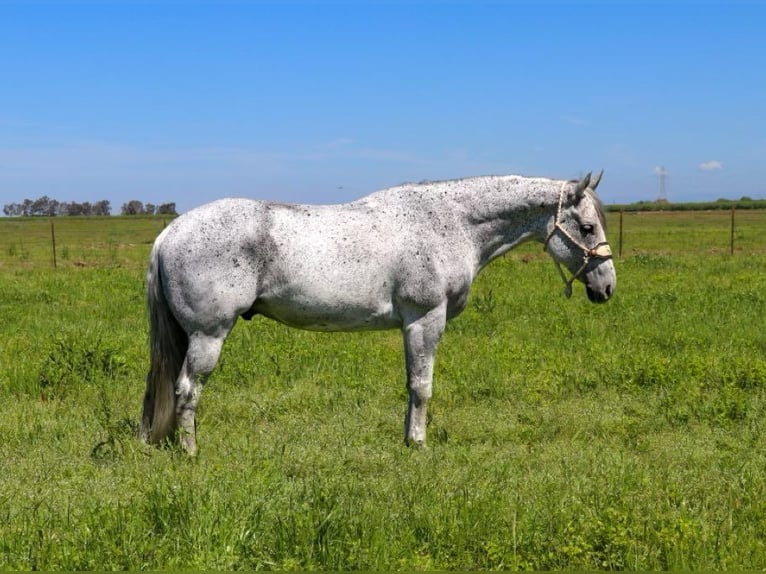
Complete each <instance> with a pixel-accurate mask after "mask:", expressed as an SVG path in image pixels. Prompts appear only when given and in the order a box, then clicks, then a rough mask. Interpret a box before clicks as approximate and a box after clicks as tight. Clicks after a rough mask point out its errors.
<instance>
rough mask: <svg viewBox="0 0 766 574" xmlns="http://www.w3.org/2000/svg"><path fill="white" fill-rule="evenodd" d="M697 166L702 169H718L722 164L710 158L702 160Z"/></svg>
mask: <svg viewBox="0 0 766 574" xmlns="http://www.w3.org/2000/svg"><path fill="white" fill-rule="evenodd" d="M699 168H700V169H701V170H702V171H718V170H719V169H722V168H723V164H722V163H721V162H720V161H718V160H717V159H711V160H710V161H703V162H702V163H701V164H699Z"/></svg>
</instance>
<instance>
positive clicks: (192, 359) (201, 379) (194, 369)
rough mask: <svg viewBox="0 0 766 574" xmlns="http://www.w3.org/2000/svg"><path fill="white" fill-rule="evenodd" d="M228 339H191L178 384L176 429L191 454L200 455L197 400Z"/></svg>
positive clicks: (196, 336) (199, 335)
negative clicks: (196, 416) (197, 429)
mask: <svg viewBox="0 0 766 574" xmlns="http://www.w3.org/2000/svg"><path fill="white" fill-rule="evenodd" d="M225 338H226V335H225V334H224V335H217V336H210V335H205V334H204V333H200V332H197V333H193V334H192V335H191V336H190V337H189V349H188V351H187V352H186V359H185V360H184V364H183V368H182V369H181V374H180V376H179V377H178V380H177V381H176V427H177V428H178V433H179V435H178V438H179V442H180V443H181V446H182V447H183V449H184V450H185V451H186V452H187V453H188V454H190V455H195V454H196V453H197V437H196V434H197V433H196V427H197V424H196V419H195V414H196V410H197V401H199V396H200V393H201V391H202V386H203V385H204V384H205V381H207V378H208V376H209V375H210V373H211V372H212V371H213V369H214V368H215V365H216V363H218V357H219V356H220V354H221V347H222V346H223V341H224V339H225Z"/></svg>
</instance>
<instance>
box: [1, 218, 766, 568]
mask: <svg viewBox="0 0 766 574" xmlns="http://www.w3.org/2000/svg"><path fill="white" fill-rule="evenodd" d="M618 215H619V214H614V213H613V214H610V218H611V222H610V239H611V240H612V243H613V245H614V246H615V251H616V245H617V230H618V225H617V217H618ZM728 217H729V216H728V214H726V213H724V214H716V217H715V218H713V217H712V216H711V215H710V214H707V213H688V212H685V213H673V214H651V215H647V214H627V213H626V214H625V221H624V255H623V258H622V259H621V260H618V261H617V272H618V286H617V293H616V296H615V298H614V299H613V300H612V301H610V302H609V303H607V304H606V305H602V306H595V305H592V304H590V303H588V301H587V300H586V298H585V296H584V294H583V292H582V288H581V287H580V288H577V289H576V291H575V294H574V296H573V297H572V299H570V300H567V299H565V298H564V297H563V295H561V289H562V285H561V282H560V280H559V278H558V276H557V274H556V272H555V269H554V267H553V265H552V264H551V262H550V261H549V260H548V259H547V258H546V257H544V256H543V254H542V253H541V252H540V247H539V246H537V245H534V246H529V247H523V248H521V249H520V250H517V251H514V252H512V253H511V254H509V255H508V256H506V257H505V258H504V259H503V260H501V261H498V262H496V263H495V264H493V265H492V266H490V267H489V268H488V269H487V270H486V271H485V272H484V273H483V274H482V275H481V276H480V278H479V280H478V282H477V283H476V284H475V287H474V289H473V291H472V295H471V303H470V305H469V308H468V309H467V310H466V312H465V313H464V314H463V315H461V316H460V317H459V318H458V319H456V320H454V321H453V322H451V323H450V324H449V326H448V329H447V332H446V334H445V336H444V338H443V341H442V344H441V346H440V350H439V354H438V356H437V364H436V371H435V385H434V399H433V401H432V403H431V404H432V408H431V415H432V416H431V422H430V427H429V440H430V446H429V448H427V449H423V450H416V449H407V448H405V447H404V446H403V444H402V434H403V428H402V420H403V416H404V411H405V407H406V393H405V389H404V371H403V368H404V367H403V364H404V361H403V358H402V349H401V336H400V334H399V333H398V332H396V331H390V332H379V333H363V334H320V333H309V332H302V331H297V330H290V329H287V328H285V327H282V326H280V325H278V324H276V323H273V322H269V321H266V320H263V319H258V318H256V319H255V320H254V321H252V323H245V322H240V323H239V324H238V325H237V326H236V327H235V329H234V331H233V333H232V335H231V337H230V338H229V340H228V341H227V345H226V347H225V349H224V352H223V356H222V360H221V363H220V364H219V368H218V369H217V370H216V372H215V373H214V375H213V376H212V378H211V380H210V383H209V385H208V386H207V387H206V389H205V391H204V393H203V397H202V401H201V408H200V412H199V415H200V416H199V424H200V427H199V431H198V439H199V442H200V447H201V452H200V456H199V457H198V458H197V459H196V460H188V459H187V458H185V457H184V456H183V455H181V454H180V453H178V452H176V451H174V450H172V449H152V448H147V447H144V446H142V445H141V444H140V443H138V442H137V441H136V440H135V439H134V438H133V434H134V431H135V426H136V423H137V420H138V416H139V413H140V401H141V394H142V391H143V378H144V375H145V371H146V369H147V342H146V335H147V323H146V317H145V311H144V295H143V274H144V267H145V261H146V257H147V255H148V251H149V247H150V243H151V240H152V238H153V236H154V234H156V233H157V232H158V231H159V230H160V229H161V228H162V221H161V220H154V219H144V220H140V219H139V220H124V219H121V218H113V219H112V218H110V219H105V220H100V221H95V220H94V222H93V223H89V222H85V221H80V222H79V225H78V224H77V222H75V223H72V228H71V232H72V235H71V237H72V239H71V240H65V239H63V238H64V237H65V236H64V229H63V226H64V225H65V224H64V223H63V222H62V223H61V224H60V223H59V221H58V220H57V221H56V222H55V224H56V226H59V225H61V226H62V229H61V236H60V237H62V239H60V240H58V239H57V250H58V249H59V248H61V249H63V247H64V246H67V248H68V257H67V258H64V257H63V256H62V255H61V254H62V253H63V252H59V254H60V255H59V261H58V269H55V270H54V269H52V265H51V257H50V246H49V244H48V251H47V252H46V250H45V249H46V248H45V245H46V239H47V240H49V239H50V228H49V224H48V222H47V221H46V222H28V221H26V222H25V221H24V220H20V221H13V222H9V221H7V220H0V250H2V252H0V341H2V345H1V346H0V396H1V397H2V401H0V437H1V438H0V568H2V569H6V570H26V569H45V570H54V569H68V570H86V569H102V570H111V569H136V570H138V569H170V568H174V569H181V568H191V569H329V570H346V569H367V570H397V569H402V570H413V569H414V570H430V569H525V570H532V569H537V570H544V569H628V570H652V569H764V568H766V538H764V536H763V532H766V417H765V415H766V329H764V318H765V317H766V273H765V272H764V270H765V269H766V236H764V235H763V230H766V213H764V212H749V213H747V214H745V213H737V218H738V220H737V227H736V231H735V235H736V237H735V239H736V249H735V255H734V256H733V257H732V256H730V255H728V249H729V243H728V242H729V227H728V225H729V219H728ZM9 225H17V226H19V227H16V228H13V229H12V230H9ZM24 225H27V226H28V228H27V229H25V228H24ZM35 225H37V226H38V227H34V226H35ZM46 225H48V227H47V233H48V235H47V236H46V235H45V232H44V231H43V232H42V233H43V235H42V239H41V240H39V242H38V241H37V240H35V239H33V236H34V237H37V236H36V235H34V234H35V233H37V234H39V233H40V232H39V228H40V227H41V228H42V229H43V230H45V229H46V227H45V226H46ZM89 226H90V227H89ZM57 233H58V230H57ZM104 237H106V240H104ZM109 237H111V240H109ZM11 245H14V246H15V247H13V248H11ZM22 245H23V247H22ZM37 245H39V246H40V249H41V251H40V253H39V255H38V254H36V252H34V251H33V249H32V248H33V246H37ZM35 248H37V247H35ZM25 253H26V254H27V255H24V254H25Z"/></svg>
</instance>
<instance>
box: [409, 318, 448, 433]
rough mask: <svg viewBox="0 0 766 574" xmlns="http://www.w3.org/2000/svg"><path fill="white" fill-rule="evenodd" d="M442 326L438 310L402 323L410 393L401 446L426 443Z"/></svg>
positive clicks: (443, 321)
mask: <svg viewBox="0 0 766 574" xmlns="http://www.w3.org/2000/svg"><path fill="white" fill-rule="evenodd" d="M445 323H446V313H445V309H444V307H443V306H439V307H437V308H435V309H431V311H429V312H428V313H426V314H425V315H420V316H415V317H412V318H411V319H409V320H407V319H405V324H404V326H403V328H402V332H403V333H404V351H405V360H406V363H407V391H408V392H409V405H408V407H407V417H406V418H405V420H404V427H405V428H404V433H405V434H404V442H405V443H406V444H408V445H413V446H423V445H425V442H426V425H427V416H426V409H427V408H428V401H429V399H430V398H431V385H432V380H433V374H434V357H435V355H436V347H437V345H438V344H439V339H440V338H441V335H442V332H443V331H444V325H445Z"/></svg>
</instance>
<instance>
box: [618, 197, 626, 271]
mask: <svg viewBox="0 0 766 574" xmlns="http://www.w3.org/2000/svg"><path fill="white" fill-rule="evenodd" d="M624 211H625V210H623V209H621V210H620V240H619V242H618V246H617V256H618V257H619V258H620V259H622V215H623V213H624Z"/></svg>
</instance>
